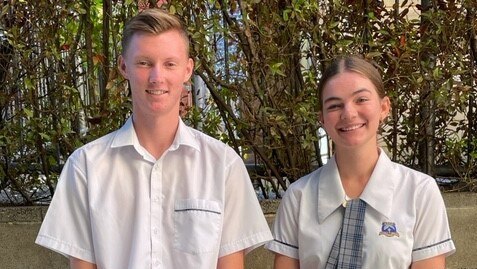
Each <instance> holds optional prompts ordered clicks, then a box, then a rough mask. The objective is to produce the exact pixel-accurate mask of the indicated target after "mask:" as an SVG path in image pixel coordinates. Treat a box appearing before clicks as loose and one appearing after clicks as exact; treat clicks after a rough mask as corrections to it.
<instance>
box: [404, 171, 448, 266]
mask: <svg viewBox="0 0 477 269" xmlns="http://www.w3.org/2000/svg"><path fill="white" fill-rule="evenodd" d="M417 191H418V193H420V194H419V195H418V196H417V203H416V210H417V219H416V226H415V228H414V246H413V251H412V260H413V262H415V261H419V260H423V259H428V258H432V257H435V256H438V255H442V254H445V255H446V256H448V255H451V254H452V253H454V252H455V246H454V242H453V241H452V238H451V233H450V228H449V222H448V219H447V212H446V208H445V205H444V200H443V199H442V195H441V193H440V191H439V188H438V186H437V184H436V182H435V180H434V179H432V178H428V180H425V182H424V183H423V184H421V188H420V190H419V189H418V190H417Z"/></svg>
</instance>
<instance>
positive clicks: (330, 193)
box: [318, 149, 396, 223]
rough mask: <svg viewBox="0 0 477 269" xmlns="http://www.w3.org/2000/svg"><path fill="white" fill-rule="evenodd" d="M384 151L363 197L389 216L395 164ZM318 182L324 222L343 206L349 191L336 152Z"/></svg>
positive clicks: (321, 219) (321, 213) (319, 214)
mask: <svg viewBox="0 0 477 269" xmlns="http://www.w3.org/2000/svg"><path fill="white" fill-rule="evenodd" d="M380 152H381V153H380V154H379V158H378V161H377V163H376V166H375V167H374V170H373V173H372V174H371V177H370V179H369V181H368V183H367V184H366V187H365V189H364V190H363V193H362V194H361V196H360V198H361V199H362V200H364V201H365V202H366V203H367V204H368V205H369V206H371V207H373V208H374V209H376V210H377V211H378V212H379V213H381V214H383V215H384V216H386V217H388V218H389V217H390V214H391V206H392V202H393V193H394V186H395V182H396V178H395V176H394V175H395V173H394V172H392V170H394V169H395V168H394V167H393V165H392V162H391V160H390V159H389V158H388V156H387V155H386V154H385V153H384V151H383V150H382V149H380ZM321 169H322V171H321V173H320V175H319V177H320V182H319V184H318V222H319V223H322V222H323V221H324V220H325V219H326V218H327V217H328V216H329V215H331V213H333V212H334V211H335V210H336V209H337V208H339V207H340V206H341V204H342V203H343V202H344V199H345V195H346V194H345V191H344V189H343V185H342V184H341V179H340V176H339V172H338V166H337V165H336V160H335V157H334V156H333V157H332V158H331V159H330V160H329V161H328V162H327V163H326V164H325V165H324V166H323V167H322V168H321Z"/></svg>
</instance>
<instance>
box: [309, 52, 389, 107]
mask: <svg viewBox="0 0 477 269" xmlns="http://www.w3.org/2000/svg"><path fill="white" fill-rule="evenodd" d="M345 71H348V72H355V73H358V74H360V75H362V76H364V77H366V78H368V79H369V80H370V81H371V82H372V83H373V84H374V86H375V87H376V91H377V93H378V95H379V97H381V98H384V97H385V96H386V93H385V92H384V84H383V80H382V78H381V74H380V73H379V71H378V69H376V68H375V67H374V66H373V65H372V64H371V63H370V62H368V61H366V60H365V59H363V58H360V57H358V56H354V55H349V56H341V57H338V58H336V59H334V60H333V61H332V62H331V64H330V65H329V66H328V67H327V68H326V70H325V72H323V76H322V77H321V80H320V83H319V84H318V94H319V96H320V100H322V97H323V88H324V87H325V85H326V83H327V82H328V81H329V80H330V79H331V78H333V77H334V76H336V75H338V74H340V73H343V72H345ZM321 108H322V101H320V109H321Z"/></svg>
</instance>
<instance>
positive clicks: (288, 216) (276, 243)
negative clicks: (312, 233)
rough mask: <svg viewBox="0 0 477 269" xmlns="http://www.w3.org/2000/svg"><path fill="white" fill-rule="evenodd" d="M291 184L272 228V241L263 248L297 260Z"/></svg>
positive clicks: (295, 214)
mask: <svg viewBox="0 0 477 269" xmlns="http://www.w3.org/2000/svg"><path fill="white" fill-rule="evenodd" d="M293 187H294V186H293V184H292V185H291V186H290V188H288V190H287V191H286V192H285V195H284V196H283V198H282V200H281V202H280V205H279V207H278V211H277V214H276V217H275V222H274V224H273V228H272V234H273V238H274V240H273V241H271V242H269V243H267V245H266V246H265V248H267V249H269V250H270V251H273V252H276V253H279V254H282V255H285V256H288V257H290V258H294V259H298V258H299V255H298V231H299V227H298V209H299V204H298V202H297V199H296V196H295V193H294V190H293Z"/></svg>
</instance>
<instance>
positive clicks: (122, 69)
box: [118, 55, 128, 79]
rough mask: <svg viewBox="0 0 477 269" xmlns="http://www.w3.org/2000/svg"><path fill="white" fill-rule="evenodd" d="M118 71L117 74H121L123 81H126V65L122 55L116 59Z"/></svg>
mask: <svg viewBox="0 0 477 269" xmlns="http://www.w3.org/2000/svg"><path fill="white" fill-rule="evenodd" d="M118 69H119V73H121V75H123V77H124V78H125V79H128V76H127V72H126V63H125V61H124V58H123V56H122V55H119V58H118Z"/></svg>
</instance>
